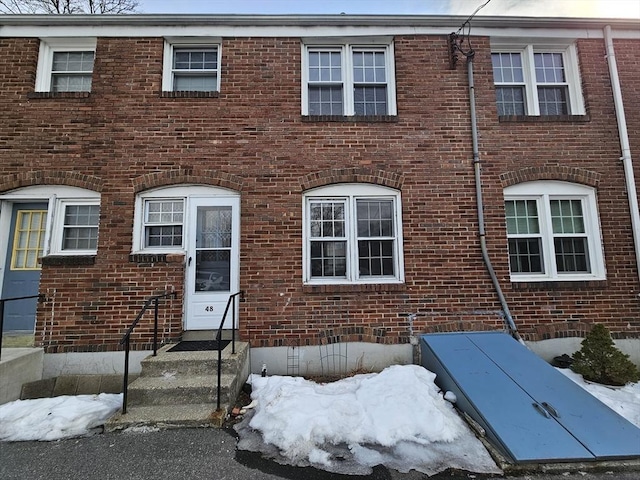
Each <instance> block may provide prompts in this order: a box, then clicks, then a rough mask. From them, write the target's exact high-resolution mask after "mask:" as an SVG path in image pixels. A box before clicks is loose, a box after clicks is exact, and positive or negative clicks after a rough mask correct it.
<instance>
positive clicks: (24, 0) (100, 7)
mask: <svg viewBox="0 0 640 480" xmlns="http://www.w3.org/2000/svg"><path fill="white" fill-rule="evenodd" d="M139 6H140V2H139V0H0V13H15V14H33V13H45V14H55V15H72V14H82V13H85V14H87V13H89V14H122V13H133V12H135V11H136V10H137V9H138V7H139Z"/></svg>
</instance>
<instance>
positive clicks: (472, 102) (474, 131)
mask: <svg viewBox="0 0 640 480" xmlns="http://www.w3.org/2000/svg"><path fill="white" fill-rule="evenodd" d="M473 56H474V53H473V51H472V52H470V53H469V54H467V74H468V77H469V106H470V113H471V140H472V144H473V168H474V173H475V181H476V204H477V208H478V232H479V236H480V248H481V249H482V258H483V260H484V263H485V265H486V267H487V271H488V272H489V276H490V277H491V282H492V283H493V287H494V288H495V290H496V293H497V295H498V299H499V300H500V305H501V306H502V311H503V312H504V316H505V320H506V322H507V326H508V327H509V332H510V333H511V335H512V336H513V337H514V338H516V339H517V340H519V341H520V342H522V339H521V338H520V335H519V334H518V329H517V327H516V324H515V323H514V321H513V317H512V316H511V312H510V310H509V305H508V304H507V300H506V299H505V298H504V294H503V293H502V288H501V287H500V282H499V281H498V277H497V276H496V272H495V270H494V269H493V265H492V264H491V259H490V258H489V252H488V251H487V239H486V232H485V228H484V204H483V202H482V182H481V178H480V153H479V151H478V124H477V120H476V96H475V85H474V81H473Z"/></svg>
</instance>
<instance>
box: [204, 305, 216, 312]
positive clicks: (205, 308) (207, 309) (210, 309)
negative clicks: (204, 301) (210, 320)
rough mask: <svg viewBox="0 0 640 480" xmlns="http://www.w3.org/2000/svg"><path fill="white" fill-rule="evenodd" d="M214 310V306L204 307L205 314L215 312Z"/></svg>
mask: <svg viewBox="0 0 640 480" xmlns="http://www.w3.org/2000/svg"><path fill="white" fill-rule="evenodd" d="M213 310H214V307H213V305H207V306H206V307H204V311H205V312H213Z"/></svg>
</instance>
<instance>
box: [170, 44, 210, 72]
mask: <svg viewBox="0 0 640 480" xmlns="http://www.w3.org/2000/svg"><path fill="white" fill-rule="evenodd" d="M173 68H174V69H175V70H215V69H217V68H218V50H217V49H216V48H206V49H182V48H181V49H174V55H173Z"/></svg>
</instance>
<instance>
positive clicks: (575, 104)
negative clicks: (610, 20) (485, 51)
mask: <svg viewBox="0 0 640 480" xmlns="http://www.w3.org/2000/svg"><path fill="white" fill-rule="evenodd" d="M491 53H519V54H520V55H521V56H522V69H523V75H524V87H525V95H524V97H525V106H524V108H525V115H527V116H540V105H539V103H538V85H539V84H538V83H537V81H536V71H535V63H534V54H535V53H560V54H562V62H563V66H564V74H565V80H566V84H567V95H568V97H569V98H568V99H567V107H568V115H584V114H585V107H584V97H583V95H582V81H581V79H580V68H579V63H578V52H577V49H576V46H575V45H574V44H570V45H567V44H566V43H564V44H558V43H544V42H543V43H540V42H536V43H520V42H516V43H508V42H507V41H499V42H498V41H495V40H492V42H491ZM516 84H519V83H517V82H514V83H504V84H502V83H496V84H495V86H496V87H498V86H510V85H516ZM540 85H554V84H540Z"/></svg>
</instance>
